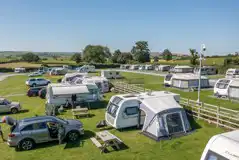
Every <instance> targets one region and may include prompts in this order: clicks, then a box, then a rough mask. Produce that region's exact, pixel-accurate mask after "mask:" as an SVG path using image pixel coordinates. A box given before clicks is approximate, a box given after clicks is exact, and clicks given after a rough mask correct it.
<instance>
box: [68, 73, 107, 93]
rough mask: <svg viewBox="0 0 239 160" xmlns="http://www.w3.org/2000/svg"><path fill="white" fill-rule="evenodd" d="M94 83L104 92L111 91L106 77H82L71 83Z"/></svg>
mask: <svg viewBox="0 0 239 160" xmlns="http://www.w3.org/2000/svg"><path fill="white" fill-rule="evenodd" d="M89 83H94V84H96V85H97V87H98V88H99V90H100V91H101V92H103V93H106V92H109V90H110V88H109V81H108V79H106V78H104V77H99V76H92V77H87V76H86V77H82V78H76V79H74V80H73V81H72V82H71V84H76V85H77V84H89Z"/></svg>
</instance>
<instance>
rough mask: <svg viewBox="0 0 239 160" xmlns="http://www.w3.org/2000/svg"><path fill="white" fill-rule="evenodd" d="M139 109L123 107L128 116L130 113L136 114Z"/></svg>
mask: <svg viewBox="0 0 239 160" xmlns="http://www.w3.org/2000/svg"><path fill="white" fill-rule="evenodd" d="M138 112H139V110H138V107H137V106H136V107H128V108H126V109H125V114H126V115H128V116H130V115H135V114H138Z"/></svg>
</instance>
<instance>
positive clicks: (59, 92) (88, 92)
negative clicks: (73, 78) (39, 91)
mask: <svg viewBox="0 0 239 160" xmlns="http://www.w3.org/2000/svg"><path fill="white" fill-rule="evenodd" d="M72 95H76V102H77V103H78V102H94V101H99V100H102V95H101V94H100V91H99V89H98V87H97V85H96V84H78V85H69V84H61V83H57V84H49V85H48V86H47V94H46V104H51V105H55V106H61V105H65V104H66V103H67V101H68V102H71V100H72V99H71V97H72Z"/></svg>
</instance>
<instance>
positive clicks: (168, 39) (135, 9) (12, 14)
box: [0, 0, 239, 55]
mask: <svg viewBox="0 0 239 160" xmlns="http://www.w3.org/2000/svg"><path fill="white" fill-rule="evenodd" d="M238 6H239V1H238V0H227V1H226V0H200V1H192V0H167V1H166V0H164V1H161V0H148V1H145V0H120V1H116V0H68V1H67V0H39V1H35V0H2V1H0V50H21V51H23V50H27V51H50V52H51V51H63V52H65V51H81V50H82V49H83V48H84V47H85V46H86V45H87V44H101V45H107V46H108V47H109V48H110V49H111V50H112V51H113V50H115V49H118V48H119V49H120V50H122V51H129V50H130V49H131V48H132V46H133V44H134V42H136V41H138V40H146V41H148V42H149V48H150V49H151V51H162V50H163V49H165V48H169V49H170V50H171V51H172V52H178V53H188V49H189V48H196V49H198V50H199V49H200V44H201V43H205V44H206V46H207V49H208V50H207V54H209V55H212V54H224V53H228V52H235V51H239V43H238V42H239V9H238Z"/></svg>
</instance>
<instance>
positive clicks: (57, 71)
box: [50, 68, 68, 75]
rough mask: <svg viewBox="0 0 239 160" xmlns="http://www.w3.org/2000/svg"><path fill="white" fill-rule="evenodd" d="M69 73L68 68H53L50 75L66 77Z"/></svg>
mask: <svg viewBox="0 0 239 160" xmlns="http://www.w3.org/2000/svg"><path fill="white" fill-rule="evenodd" d="M67 72H68V69H66V68H52V70H51V71H50V75H65V74H66V73H67Z"/></svg>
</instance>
